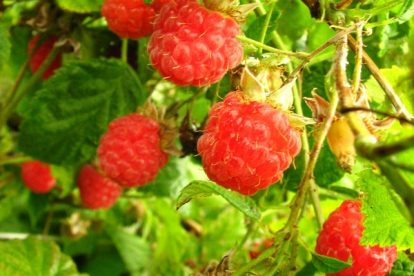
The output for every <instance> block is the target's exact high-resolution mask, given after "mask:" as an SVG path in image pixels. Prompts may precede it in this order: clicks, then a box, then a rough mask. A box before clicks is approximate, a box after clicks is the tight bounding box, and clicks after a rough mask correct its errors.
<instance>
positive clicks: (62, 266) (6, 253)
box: [0, 237, 80, 276]
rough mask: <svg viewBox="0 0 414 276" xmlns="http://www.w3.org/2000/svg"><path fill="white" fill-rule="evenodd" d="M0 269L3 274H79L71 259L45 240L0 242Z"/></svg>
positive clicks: (71, 275)
mask: <svg viewBox="0 0 414 276" xmlns="http://www.w3.org/2000/svg"><path fill="white" fill-rule="evenodd" d="M0 256H1V258H0V269H1V275H3V276H27V275H31V276H76V275H80V274H79V273H78V270H77V268H76V265H75V263H74V262H73V260H72V259H71V258H70V257H68V256H67V255H65V254H62V253H61V251H60V249H59V247H58V246H57V245H56V244H55V243H53V242H51V241H46V240H40V239H38V238H35V237H29V238H27V239H25V240H11V241H1V242H0Z"/></svg>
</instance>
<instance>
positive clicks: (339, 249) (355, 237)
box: [315, 200, 397, 276]
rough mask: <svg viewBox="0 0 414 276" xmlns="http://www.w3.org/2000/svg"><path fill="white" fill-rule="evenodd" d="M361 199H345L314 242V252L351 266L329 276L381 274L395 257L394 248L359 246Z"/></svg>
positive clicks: (390, 266) (370, 275)
mask: <svg viewBox="0 0 414 276" xmlns="http://www.w3.org/2000/svg"><path fill="white" fill-rule="evenodd" d="M360 209H361V202H360V201H353V200H346V201H344V202H343V203H342V205H341V206H340V207H339V208H338V209H337V210H335V211H334V212H332V213H331V215H330V216H329V218H328V219H327V221H326V222H325V224H324V225H323V230H322V232H321V233H320V234H319V237H318V240H317V242H316V249H315V251H316V253H318V254H321V255H325V256H329V257H333V258H336V259H339V260H341V261H344V262H346V261H348V259H349V257H350V256H352V265H351V266H349V267H347V268H345V269H344V270H342V271H340V272H337V273H334V274H329V275H331V276H383V275H385V274H387V273H388V271H390V270H391V268H392V265H393V263H394V261H395V260H396V258H397V248H396V247H395V246H389V247H384V248H381V247H379V246H378V245H376V246H373V247H371V246H361V245H359V242H360V240H361V237H362V231H363V230H364V227H363V226H362V221H363V214H362V213H361V212H360Z"/></svg>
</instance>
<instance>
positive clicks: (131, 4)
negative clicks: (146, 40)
mask: <svg viewBox="0 0 414 276" xmlns="http://www.w3.org/2000/svg"><path fill="white" fill-rule="evenodd" d="M169 1H170V0H155V1H154V2H152V3H151V4H150V5H146V4H145V3H144V1H143V0H106V1H105V3H104V4H103V6H102V15H103V16H104V17H105V18H106V20H107V22H108V26H109V28H110V29H111V30H112V31H113V32H114V33H116V34H117V35H119V36H120V37H122V38H131V39H139V38H141V37H145V36H150V35H151V34H152V32H153V23H154V18H155V15H156V13H158V11H159V10H160V9H161V7H162V5H163V4H165V3H166V2H169Z"/></svg>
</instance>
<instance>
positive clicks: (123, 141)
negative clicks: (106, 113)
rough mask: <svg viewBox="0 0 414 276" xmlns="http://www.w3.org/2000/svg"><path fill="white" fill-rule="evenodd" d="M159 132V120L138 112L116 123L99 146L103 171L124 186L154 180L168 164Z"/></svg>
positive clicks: (116, 120)
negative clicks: (161, 145)
mask: <svg viewBox="0 0 414 276" xmlns="http://www.w3.org/2000/svg"><path fill="white" fill-rule="evenodd" d="M159 130H160V126H159V124H158V123H157V122H156V121H154V120H152V119H150V118H147V117H144V116H142V115H139V114H137V113H134V114H130V115H127V116H124V117H121V118H118V119H115V120H113V121H112V122H111V123H110V124H109V129H108V132H107V133H105V134H104V135H103V136H102V138H101V143H100V145H99V147H98V157H99V160H100V166H101V168H102V170H103V171H105V173H106V174H107V175H108V176H109V177H110V178H112V179H113V180H115V181H117V182H118V183H119V184H120V185H122V186H124V187H133V186H142V185H144V184H146V183H149V182H151V181H153V180H154V179H155V177H156V176H157V174H158V171H159V170H160V168H161V167H162V166H164V165H165V164H166V163H167V161H168V155H167V154H166V153H165V152H163V151H162V149H161V148H160V140H161V139H160V136H159V134H158V132H159Z"/></svg>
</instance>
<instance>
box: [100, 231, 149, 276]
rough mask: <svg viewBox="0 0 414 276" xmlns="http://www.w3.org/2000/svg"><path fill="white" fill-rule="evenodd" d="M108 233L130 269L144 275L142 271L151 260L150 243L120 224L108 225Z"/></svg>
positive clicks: (135, 273) (134, 272)
mask: <svg viewBox="0 0 414 276" xmlns="http://www.w3.org/2000/svg"><path fill="white" fill-rule="evenodd" d="M106 233H107V234H108V236H109V237H110V238H111V239H112V241H113V243H114V244H115V247H116V248H117V249H118V252H119V254H120V255H121V257H122V259H123V260H124V263H125V265H126V267H127V268H128V270H129V271H130V272H131V273H133V274H134V275H142V274H140V273H141V272H142V271H143V269H145V268H146V267H147V264H148V262H149V258H150V254H151V247H150V244H149V243H148V242H147V241H146V240H144V239H143V238H141V237H138V236H136V235H133V234H131V233H129V232H126V231H125V230H124V229H122V228H121V227H119V226H115V225H108V226H107V227H106Z"/></svg>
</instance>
